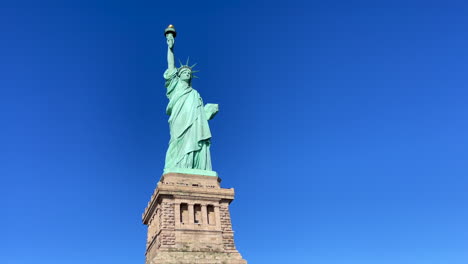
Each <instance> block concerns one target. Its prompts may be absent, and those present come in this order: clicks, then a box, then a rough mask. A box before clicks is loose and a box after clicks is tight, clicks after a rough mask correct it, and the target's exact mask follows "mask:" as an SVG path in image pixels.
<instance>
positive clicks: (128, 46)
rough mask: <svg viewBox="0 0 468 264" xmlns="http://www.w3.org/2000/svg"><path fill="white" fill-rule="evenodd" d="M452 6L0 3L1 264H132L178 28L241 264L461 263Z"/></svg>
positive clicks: (460, 17) (464, 249)
mask: <svg viewBox="0 0 468 264" xmlns="http://www.w3.org/2000/svg"><path fill="white" fill-rule="evenodd" d="M463 2H464V1H458V2H455V1H408V0H406V1H402V0H394V1H370V0H369V1H344V0H343V1H333V0H332V1H304V2H299V1H295V0H288V1H275V0H273V1H253V0H250V1H247V0H245V1H244V0H242V1H213V2H206V1H193V0H192V1H171V2H170V3H169V1H154V0H153V1H139V0H135V1H126V2H122V1H48V0H44V1H35V2H25V1H3V2H2V3H1V4H0V34H1V36H0V37H1V41H0V122H1V123H0V126H1V129H0V146H1V148H0V175H1V182H0V188H1V189H0V201H1V217H0V228H1V237H2V239H0V262H1V263H2V264H27V263H44V264H63V263H67V264H83V263H86V264H102V263H113V264H124V263H125V264H127V263H140V264H144V251H145V239H146V228H145V226H143V225H142V223H141V213H142V212H143V209H144V208H145V206H146V203H147V202H148V200H149V198H150V195H151V193H152V192H153V189H154V187H155V186H156V183H157V181H158V180H159V177H160V175H161V172H162V168H163V165H164V156H165V152H166V148H167V145H168V140H169V132H168V125H167V116H166V115H165V107H166V104H167V98H166V96H165V88H164V81H163V78H162V73H163V71H164V70H165V67H166V43H165V39H164V36H163V34H162V32H163V30H164V28H165V27H166V26H167V25H168V24H170V23H171V24H174V25H175V26H176V28H177V30H178V32H179V35H178V36H177V39H176V49H175V52H176V57H177V58H181V59H182V60H183V61H184V60H185V59H186V58H187V57H188V56H190V58H191V61H193V62H198V66H197V68H198V69H199V70H201V72H199V73H198V75H199V77H200V79H196V80H195V81H194V82H193V86H194V88H195V89H197V90H198V91H199V92H200V93H201V94H202V96H203V98H204V101H205V102H206V103H218V104H219V105H220V113H219V114H218V115H217V116H216V118H215V119H214V120H212V121H211V123H210V125H211V129H212V133H213V140H212V141H213V145H212V154H213V166H214V169H215V170H216V171H218V173H219V175H220V177H221V178H222V179H223V182H222V185H223V186H224V187H227V188H230V187H234V188H235V189H236V200H234V202H233V203H232V205H231V214H232V218H233V226H234V230H235V232H236V233H235V241H236V244H237V248H238V249H239V251H240V252H241V254H242V255H243V256H244V257H245V259H247V260H248V261H249V263H251V264H255V263H256V264H276V263H278V264H279V263H281V264H284V263H299V264H302V263H304V264H308V263H311V264H312V263H319V264H351V263H356V264H376V263H378V264H419V263H421V264H466V263H468V226H467V223H468V210H467V204H468V193H467V188H468V179H467V176H468V151H467V150H468V137H467V135H468V124H467V120H468V104H467V99H468V91H467V88H468V75H467V72H468V48H467V47H468V35H467V34H468V33H467V28H468V16H467V14H468V4H466V3H463Z"/></svg>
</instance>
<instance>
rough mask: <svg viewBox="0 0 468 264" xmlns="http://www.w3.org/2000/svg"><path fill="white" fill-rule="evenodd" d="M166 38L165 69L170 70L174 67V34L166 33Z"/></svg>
mask: <svg viewBox="0 0 468 264" xmlns="http://www.w3.org/2000/svg"><path fill="white" fill-rule="evenodd" d="M166 40H167V69H169V70H172V69H174V68H175V61H174V51H173V49H174V36H173V35H172V34H167V35H166Z"/></svg>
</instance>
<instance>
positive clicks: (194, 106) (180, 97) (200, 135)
mask: <svg viewBox="0 0 468 264" xmlns="http://www.w3.org/2000/svg"><path fill="white" fill-rule="evenodd" d="M175 35H176V31H175V29H174V27H173V26H172V25H169V27H168V28H167V29H166V30H165V36H166V41H167V70H166V71H165V72H164V79H165V80H166V83H165V86H166V88H167V92H166V95H167V97H168V98H169V103H168V105H167V108H166V113H167V114H168V115H170V118H169V128H170V133H171V139H170V141H169V148H168V150H167V153H166V164H165V166H164V171H165V172H166V173H167V172H182V173H184V172H185V173H194V172H195V173H194V174H203V171H212V167H211V157H210V144H211V142H210V140H211V132H210V128H209V126H208V120H210V119H212V118H213V117H214V116H215V115H216V113H217V112H218V105H217V104H206V105H203V100H202V98H201V96H200V94H199V93H198V92H197V91H196V90H195V89H193V88H192V77H193V75H192V74H193V72H194V71H192V68H193V66H195V65H193V66H191V67H190V66H188V65H182V64H181V65H180V67H179V68H176V67H175V63H174V40H175ZM187 64H188V61H187ZM198 170H201V172H200V171H198ZM196 171H198V173H196ZM213 173H214V172H211V174H213ZM205 174H206V173H205ZM209 174H210V173H208V175H209ZM214 174H215V173H214Z"/></svg>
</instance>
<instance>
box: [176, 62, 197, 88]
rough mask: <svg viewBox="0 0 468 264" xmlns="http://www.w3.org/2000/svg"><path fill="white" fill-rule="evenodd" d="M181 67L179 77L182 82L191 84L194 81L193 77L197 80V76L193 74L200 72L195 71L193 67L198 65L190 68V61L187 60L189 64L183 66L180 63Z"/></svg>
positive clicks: (178, 71)
mask: <svg viewBox="0 0 468 264" xmlns="http://www.w3.org/2000/svg"><path fill="white" fill-rule="evenodd" d="M179 63H180V67H179V69H178V70H177V75H178V76H179V78H180V79H181V80H182V81H186V82H188V83H189V84H190V82H191V80H192V77H195V78H197V76H193V75H192V74H193V73H194V72H198V71H194V70H193V67H195V65H197V64H196V63H195V64H194V65H192V66H189V65H188V63H189V59H187V62H186V64H185V65H183V64H182V62H180V61H179Z"/></svg>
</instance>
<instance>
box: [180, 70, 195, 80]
mask: <svg viewBox="0 0 468 264" xmlns="http://www.w3.org/2000/svg"><path fill="white" fill-rule="evenodd" d="M191 78H192V73H191V72H190V70H188V69H187V70H183V71H182V72H181V73H180V79H181V80H183V81H188V80H190V79H191Z"/></svg>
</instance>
